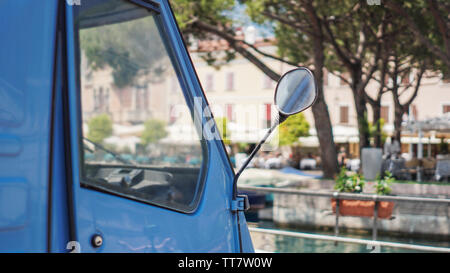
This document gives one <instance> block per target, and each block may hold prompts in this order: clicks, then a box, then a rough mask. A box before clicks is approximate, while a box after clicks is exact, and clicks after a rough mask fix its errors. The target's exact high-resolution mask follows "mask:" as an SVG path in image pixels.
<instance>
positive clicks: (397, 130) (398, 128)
mask: <svg viewBox="0 0 450 273" xmlns="http://www.w3.org/2000/svg"><path fill="white" fill-rule="evenodd" d="M404 113H405V111H404V109H403V106H402V105H397V104H396V105H395V109H394V136H395V139H396V140H397V141H398V143H399V144H401V135H402V121H403V114H404Z"/></svg>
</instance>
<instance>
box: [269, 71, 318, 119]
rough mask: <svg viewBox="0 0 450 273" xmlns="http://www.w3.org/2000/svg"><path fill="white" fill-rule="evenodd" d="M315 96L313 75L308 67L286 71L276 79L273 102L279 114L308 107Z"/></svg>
mask: <svg viewBox="0 0 450 273" xmlns="http://www.w3.org/2000/svg"><path fill="white" fill-rule="evenodd" d="M316 97H317V85H316V82H315V79H314V75H313V74H312V72H311V71H310V70H309V69H307V68H305V67H299V68H296V69H293V70H291V71H288V72H287V73H286V74H284V75H283V76H282V77H281V79H280V80H279V81H278V84H277V87H276V89H275V98H274V102H275V106H276V107H277V110H278V112H279V113H280V116H290V115H294V114H297V113H300V112H302V111H304V110H306V109H307V108H309V107H310V106H311V105H313V104H314V101H315V100H316Z"/></svg>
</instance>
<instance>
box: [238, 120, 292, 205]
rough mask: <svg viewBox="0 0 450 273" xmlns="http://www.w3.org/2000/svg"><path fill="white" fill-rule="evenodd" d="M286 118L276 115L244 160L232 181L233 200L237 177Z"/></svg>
mask: <svg viewBox="0 0 450 273" xmlns="http://www.w3.org/2000/svg"><path fill="white" fill-rule="evenodd" d="M287 118H288V116H287V115H284V114H282V113H278V118H277V119H276V121H275V123H274V124H273V125H272V127H271V128H270V129H269V130H268V131H267V133H266V135H265V136H264V137H263V138H262V139H261V141H260V142H259V143H258V145H257V146H256V147H255V148H254V149H253V151H252V153H251V154H250V156H249V157H248V158H247V160H245V162H244V164H243V165H242V166H241V168H240V169H239V171H238V172H237V173H236V174H235V176H234V180H233V200H236V198H237V195H238V194H237V182H238V179H239V176H241V174H242V172H243V171H244V170H245V168H246V167H247V165H248V164H249V163H250V161H252V159H253V157H255V155H256V154H257V153H258V151H259V149H261V146H262V145H263V144H264V143H265V142H266V140H267V138H268V137H269V136H270V134H271V133H272V132H273V131H274V130H275V128H277V126H278V125H280V124H281V123H283V122H284V121H285V120H286V119H287Z"/></svg>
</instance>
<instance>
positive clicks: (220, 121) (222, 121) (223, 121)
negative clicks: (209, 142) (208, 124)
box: [215, 117, 231, 145]
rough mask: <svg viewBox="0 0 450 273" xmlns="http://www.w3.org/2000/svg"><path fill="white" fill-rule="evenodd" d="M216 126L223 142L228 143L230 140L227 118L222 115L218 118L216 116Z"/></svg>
mask: <svg viewBox="0 0 450 273" xmlns="http://www.w3.org/2000/svg"><path fill="white" fill-rule="evenodd" d="M215 121H216V126H217V128H218V129H219V134H220V136H221V138H222V140H223V143H225V144H227V145H228V144H230V143H231V140H230V132H229V130H228V120H227V118H224V117H220V118H216V119H215Z"/></svg>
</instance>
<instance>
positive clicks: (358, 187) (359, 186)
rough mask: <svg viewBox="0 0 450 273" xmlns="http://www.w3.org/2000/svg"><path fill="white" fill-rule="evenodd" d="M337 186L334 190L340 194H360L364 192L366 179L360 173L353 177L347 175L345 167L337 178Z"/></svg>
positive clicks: (352, 175)
mask: <svg viewBox="0 0 450 273" xmlns="http://www.w3.org/2000/svg"><path fill="white" fill-rule="evenodd" d="M335 180H336V185H335V186H334V189H336V190H338V191H339V192H353V193H360V192H362V191H363V188H364V185H365V181H364V177H363V176H362V175H360V174H358V173H354V174H351V175H348V174H347V170H346V169H345V168H344V167H343V168H341V171H340V172H339V174H338V175H337V176H336V179H335Z"/></svg>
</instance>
